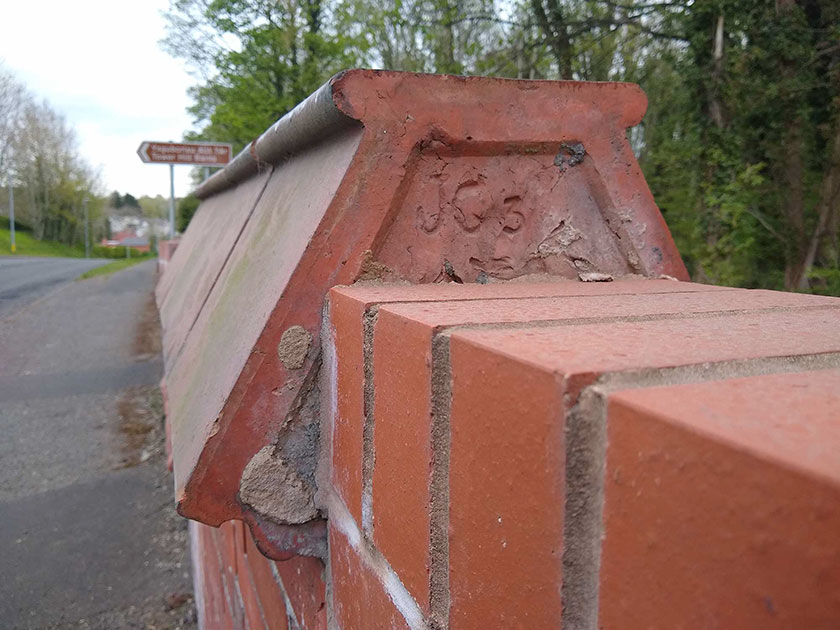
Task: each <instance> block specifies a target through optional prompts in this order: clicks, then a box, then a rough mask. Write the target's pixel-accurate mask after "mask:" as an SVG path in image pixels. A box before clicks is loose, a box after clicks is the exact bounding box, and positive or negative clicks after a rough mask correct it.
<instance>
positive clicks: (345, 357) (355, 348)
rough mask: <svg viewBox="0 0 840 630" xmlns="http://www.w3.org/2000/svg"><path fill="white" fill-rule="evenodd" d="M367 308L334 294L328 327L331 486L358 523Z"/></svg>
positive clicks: (343, 296) (340, 294) (331, 300)
mask: <svg viewBox="0 0 840 630" xmlns="http://www.w3.org/2000/svg"><path fill="white" fill-rule="evenodd" d="M367 307H368V304H367V303H365V302H364V301H359V300H355V299H352V298H350V297H347V296H345V295H344V294H343V293H340V292H336V291H333V292H332V293H331V294H330V324H331V327H332V331H333V332H332V334H333V342H334V347H335V362H336V374H335V378H336V383H335V395H336V409H335V417H334V418H333V419H332V466H331V471H332V475H331V479H332V483H333V485H334V486H335V488H336V490H338V493H339V495H341V498H342V499H343V500H344V504H345V505H346V506H347V509H348V510H349V511H350V514H352V515H353V518H354V519H355V520H356V522H357V523H361V522H362V450H363V446H362V432H363V428H364V419H365V403H364V379H365V374H364V372H365V357H364V315H365V311H366V310H367Z"/></svg>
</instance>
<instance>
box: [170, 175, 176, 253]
mask: <svg viewBox="0 0 840 630" xmlns="http://www.w3.org/2000/svg"><path fill="white" fill-rule="evenodd" d="M169 238H175V165H174V164H170V165H169Z"/></svg>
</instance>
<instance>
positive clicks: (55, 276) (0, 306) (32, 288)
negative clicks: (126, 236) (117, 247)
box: [0, 256, 108, 318]
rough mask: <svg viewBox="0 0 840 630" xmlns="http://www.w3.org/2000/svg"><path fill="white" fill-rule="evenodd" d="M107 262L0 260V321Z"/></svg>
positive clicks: (6, 258)
mask: <svg viewBox="0 0 840 630" xmlns="http://www.w3.org/2000/svg"><path fill="white" fill-rule="evenodd" d="M107 262H108V261H107V260H105V259H101V258H91V259H85V258H27V257H25V256H0V318H3V317H4V316H6V315H8V314H10V313H12V312H14V311H15V310H17V309H20V308H22V307H24V306H26V305H27V304H29V303H31V302H32V301H34V300H36V299H37V298H39V297H41V296H42V295H45V294H46V293H48V292H49V291H50V290H52V289H53V288H55V287H57V286H60V285H61V284H63V283H66V282H67V281H68V280H72V279H73V278H76V277H78V276H80V275H82V274H83V273H84V272H85V271H87V270H88V269H93V268H94V267H99V266H100V265H104V264H105V263H107Z"/></svg>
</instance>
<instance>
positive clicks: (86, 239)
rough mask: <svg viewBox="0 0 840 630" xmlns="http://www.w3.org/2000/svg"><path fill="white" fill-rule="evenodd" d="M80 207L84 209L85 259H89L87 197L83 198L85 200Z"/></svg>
mask: <svg viewBox="0 0 840 630" xmlns="http://www.w3.org/2000/svg"><path fill="white" fill-rule="evenodd" d="M82 207H83V208H84V209H85V258H90V239H89V238H88V237H89V235H88V223H90V221H89V220H88V199H87V196H85V198H84V199H82Z"/></svg>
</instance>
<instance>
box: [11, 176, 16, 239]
mask: <svg viewBox="0 0 840 630" xmlns="http://www.w3.org/2000/svg"><path fill="white" fill-rule="evenodd" d="M9 233H10V234H11V237H12V253H13V254H14V253H15V249H16V248H15V185H14V183H13V182H11V181H10V182H9Z"/></svg>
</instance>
